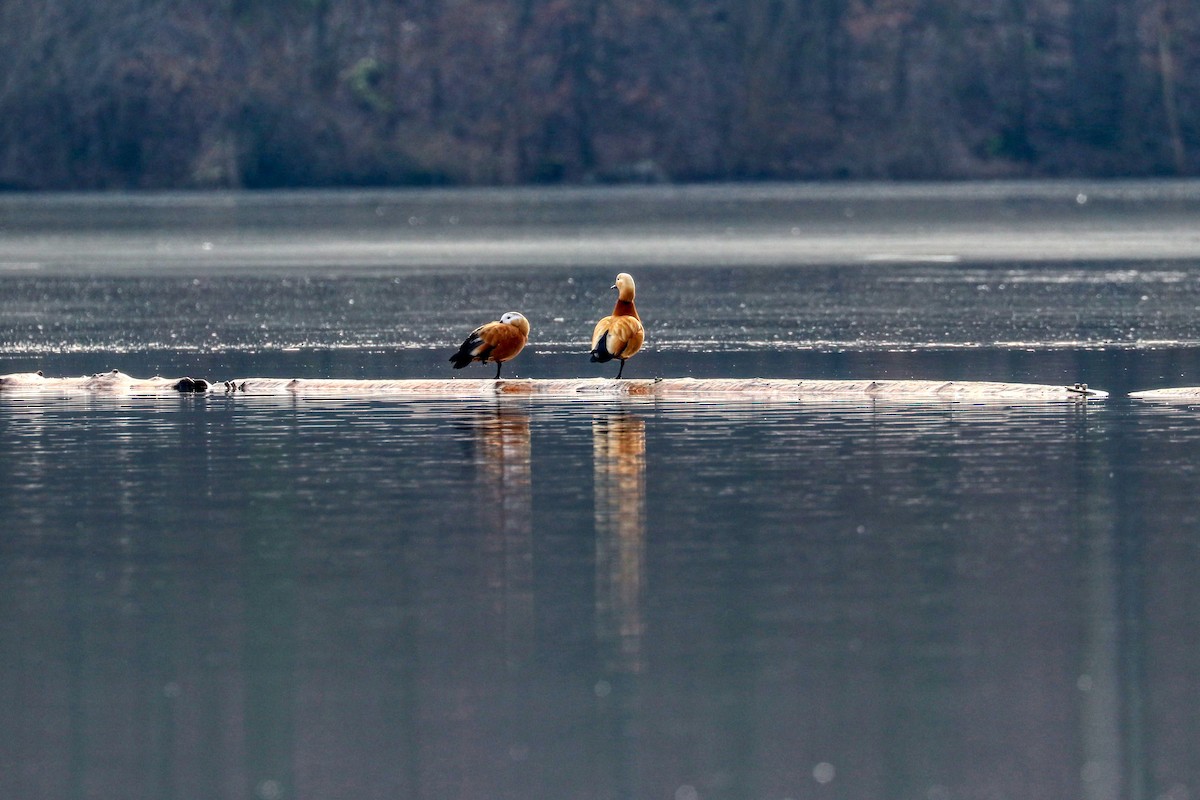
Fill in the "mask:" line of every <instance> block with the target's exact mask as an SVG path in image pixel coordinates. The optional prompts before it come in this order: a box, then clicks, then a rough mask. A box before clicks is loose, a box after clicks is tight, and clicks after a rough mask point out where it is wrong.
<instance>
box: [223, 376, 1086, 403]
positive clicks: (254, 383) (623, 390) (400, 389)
mask: <svg viewBox="0 0 1200 800" xmlns="http://www.w3.org/2000/svg"><path fill="white" fill-rule="evenodd" d="M221 386H222V384H220V383H217V384H214V385H213V391H220V390H221ZM224 386H225V389H226V391H229V392H235V393H243V394H267V395H271V394H275V395H277V394H308V395H356V394H396V395H419V396H425V397H438V396H440V397H480V396H496V395H503V396H507V395H515V396H520V395H534V396H539V397H576V398H592V397H594V398H607V397H613V398H619V397H653V398H662V399H669V400H675V399H679V400H682V399H689V398H692V399H712V400H739V399H747V400H749V399H756V398H759V399H772V400H838V399H845V400H864V399H877V400H950V401H987V400H1080V399H1082V400H1102V399H1104V398H1106V397H1108V393H1107V392H1104V391H1101V390H1099V389H1091V388H1089V387H1087V386H1086V385H1084V384H1075V385H1073V386H1053V385H1046V384H1030V383H1001V382H993V381H917V380H879V381H871V380H793V379H773V378H656V379H652V380H643V379H636V378H626V379H622V380H617V379H613V378H571V379H544V378H542V379H528V378H526V379H510V380H499V381H494V380H486V379H459V380H454V379H450V380H420V379H416V380H395V381H372V380H324V379H304V378H295V379H292V380H286V379H278V378H239V379H236V380H232V381H226V382H225V383H224Z"/></svg>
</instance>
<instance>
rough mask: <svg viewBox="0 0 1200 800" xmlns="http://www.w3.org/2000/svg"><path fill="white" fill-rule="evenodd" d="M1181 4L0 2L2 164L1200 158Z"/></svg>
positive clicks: (304, 172) (756, 169)
mask: <svg viewBox="0 0 1200 800" xmlns="http://www.w3.org/2000/svg"><path fill="white" fill-rule="evenodd" d="M1198 45H1200V8H1197V7H1195V6H1193V5H1192V4H1189V3H1186V2H1183V0H1144V1H1143V2H1139V3H1127V2H1117V1H1116V0H983V1H982V2H971V3H963V2H948V1H947V0H852V1H851V2H842V1H841V0H810V2H801V1H800V0H753V1H752V2H740V0H706V1H705V2H698V3H677V2H669V1H668V0H574V1H573V2H567V1H565V0H449V1H448V2H436V3H435V2H430V1H429V0H409V1H407V2H397V1H396V0H347V2H340V3H333V2H330V1H329V0H278V2H265V1H264V0H220V1H219V2H214V1H212V0H210V1H209V2H201V3H185V2H180V1H179V0H105V2H100V3H59V2H50V0H39V1H38V2H31V3H5V4H3V5H0V75H3V76H4V80H3V81H0V186H7V187H12V188H149V187H221V186H228V187H277V186H323V185H390V184H414V183H456V184H459V183H461V184H495V183H500V184H514V183H527V182H555V181H581V180H600V181H616V180H622V181H624V180H638V181H654V180H663V179H673V180H729V179H761V178H865V177H871V178H948V177H992V176H999V175H1066V174H1070V175H1084V174H1086V175H1105V176H1107V175H1158V174H1195V173H1196V172H1197V171H1198V168H1200V158H1197V156H1196V153H1195V151H1196V149H1197V148H1196V141H1197V138H1198V137H1200V102H1197V101H1198V100H1200V70H1198V69H1197V63H1196V62H1197V61H1198V60H1200V58H1198V54H1200V48H1198Z"/></svg>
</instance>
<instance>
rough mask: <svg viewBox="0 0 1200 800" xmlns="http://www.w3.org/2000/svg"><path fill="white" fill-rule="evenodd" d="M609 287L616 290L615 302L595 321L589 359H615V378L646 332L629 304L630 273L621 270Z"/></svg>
mask: <svg viewBox="0 0 1200 800" xmlns="http://www.w3.org/2000/svg"><path fill="white" fill-rule="evenodd" d="M612 288H614V289H616V290H617V304H616V306H615V307H613V312H612V314H611V315H610V316H607V317H605V318H604V319H602V320H600V321H599V322H597V323H596V328H595V330H593V331H592V361H599V362H600V363H601V364H603V363H604V362H606V361H612V360H613V359H614V358H619V359H620V360H621V368H620V369H618V370H617V377H618V378H619V377H621V373H622V372H624V371H625V360H626V359H628V358H632V357H633V356H634V354H635V353H637V351H638V350H641V349H642V342H644V341H645V340H646V331H645V329H644V328H642V320H641V318H639V317H638V313H637V308H635V307H634V305H633V297H634V294H635V293H636V291H637V289H636V287H635V286H634V284H633V276H632V275H630V274H629V273H628V272H622V273H621V274H620V275H618V276H617V282H616V283H614V284H613V285H612Z"/></svg>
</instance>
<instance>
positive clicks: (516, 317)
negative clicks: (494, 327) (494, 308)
mask: <svg viewBox="0 0 1200 800" xmlns="http://www.w3.org/2000/svg"><path fill="white" fill-rule="evenodd" d="M500 321H501V322H503V323H504V324H505V325H512V326H513V327H514V328H516V329H517V330H519V331H520V332H521V333H523V334H525V335H526V336H528V335H529V320H527V319H525V315H524V314H522V313H520V312H519V311H509V312H506V313H505V314H504V316H502V317H501V318H500Z"/></svg>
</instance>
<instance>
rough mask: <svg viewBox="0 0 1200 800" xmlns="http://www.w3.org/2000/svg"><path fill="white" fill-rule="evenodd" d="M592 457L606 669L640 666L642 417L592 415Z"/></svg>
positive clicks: (600, 618) (598, 608)
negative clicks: (593, 461) (606, 648)
mask: <svg viewBox="0 0 1200 800" xmlns="http://www.w3.org/2000/svg"><path fill="white" fill-rule="evenodd" d="M592 447H593V456H594V460H595V498H596V507H595V515H596V516H595V519H596V630H597V636H598V638H599V640H600V643H601V645H602V646H607V647H610V648H611V650H610V651H609V655H608V662H609V663H608V664H607V667H608V671H609V672H612V673H625V674H635V673H638V672H641V670H642V633H643V630H644V627H645V624H644V622H643V620H642V584H643V581H644V570H645V560H646V421H645V420H644V419H641V418H639V417H634V416H631V415H629V414H615V415H611V416H603V417H596V418H595V419H594V420H593V421H592Z"/></svg>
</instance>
